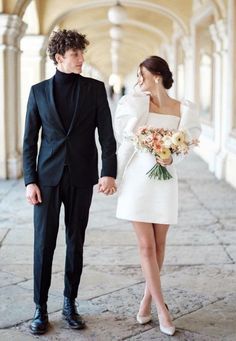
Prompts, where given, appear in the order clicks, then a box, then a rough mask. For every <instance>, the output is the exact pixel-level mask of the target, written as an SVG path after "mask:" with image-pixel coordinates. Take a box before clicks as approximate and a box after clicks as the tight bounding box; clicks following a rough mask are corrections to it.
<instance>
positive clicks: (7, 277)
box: [0, 271, 26, 288]
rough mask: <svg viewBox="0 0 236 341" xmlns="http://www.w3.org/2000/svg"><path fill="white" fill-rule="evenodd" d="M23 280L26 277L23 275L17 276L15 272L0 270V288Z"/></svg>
mask: <svg viewBox="0 0 236 341" xmlns="http://www.w3.org/2000/svg"><path fill="white" fill-rule="evenodd" d="M25 280H26V278H24V277H18V276H16V275H15V274H12V273H9V272H5V271H0V288H1V287H5V286H8V285H12V284H16V283H19V282H22V281H25Z"/></svg>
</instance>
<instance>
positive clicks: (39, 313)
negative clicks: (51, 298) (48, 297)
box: [30, 303, 49, 334]
mask: <svg viewBox="0 0 236 341" xmlns="http://www.w3.org/2000/svg"><path fill="white" fill-rule="evenodd" d="M48 325H49V323H48V312H47V304H46V303H44V304H42V305H39V304H37V305H36V310H35V314H34V317H33V320H32V322H31V324H30V331H31V333H32V334H44V333H46V331H47V330H48Z"/></svg>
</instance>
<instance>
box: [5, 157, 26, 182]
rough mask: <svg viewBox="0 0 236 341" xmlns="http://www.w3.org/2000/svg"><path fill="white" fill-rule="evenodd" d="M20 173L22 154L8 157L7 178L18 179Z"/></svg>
mask: <svg viewBox="0 0 236 341" xmlns="http://www.w3.org/2000/svg"><path fill="white" fill-rule="evenodd" d="M22 174H23V172H22V156H21V155H19V154H18V155H16V156H14V157H10V158H9V159H8V160H7V179H19V178H20V177H21V176H22Z"/></svg>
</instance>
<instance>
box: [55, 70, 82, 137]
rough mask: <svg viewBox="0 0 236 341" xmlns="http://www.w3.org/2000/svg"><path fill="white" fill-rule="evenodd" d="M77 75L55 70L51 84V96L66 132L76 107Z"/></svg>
mask: <svg viewBox="0 0 236 341" xmlns="http://www.w3.org/2000/svg"><path fill="white" fill-rule="evenodd" d="M78 77H79V76H78V75H77V74H75V73H64V72H61V71H59V70H58V69H57V70H56V74H55V76H54V83H53V85H54V86H53V95H54V100H55V105H56V109H57V112H58V114H59V115H60V118H61V121H62V124H63V125H64V128H65V130H66V131H67V132H68V130H69V128H70V124H71V121H72V118H73V115H74V112H75V107H76V98H77V96H76V93H77V91H78V89H77V85H78V81H77V80H78Z"/></svg>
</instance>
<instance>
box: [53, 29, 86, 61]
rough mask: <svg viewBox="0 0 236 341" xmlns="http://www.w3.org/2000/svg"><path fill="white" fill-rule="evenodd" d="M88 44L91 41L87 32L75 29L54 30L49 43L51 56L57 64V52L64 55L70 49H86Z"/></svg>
mask: <svg viewBox="0 0 236 341" xmlns="http://www.w3.org/2000/svg"><path fill="white" fill-rule="evenodd" d="M88 45H89V41H88V40H87V39H86V35H85V34H80V33H78V32H77V31H75V30H59V31H53V32H52V35H51V37H50V39H49V43H48V52H49V57H50V58H51V59H52V60H53V61H54V64H55V65H57V61H56V58H55V55H56V53H59V54H61V55H62V56H64V54H65V53H66V51H68V50H70V49H73V50H81V51H84V50H85V49H86V47H87V46H88Z"/></svg>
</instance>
